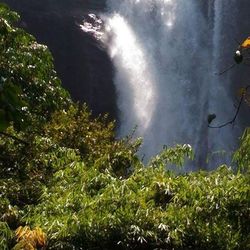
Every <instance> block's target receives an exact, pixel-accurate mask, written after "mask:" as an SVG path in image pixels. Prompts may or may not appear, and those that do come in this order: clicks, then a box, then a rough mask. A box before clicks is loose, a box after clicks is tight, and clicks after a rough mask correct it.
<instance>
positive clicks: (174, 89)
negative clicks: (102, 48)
mask: <svg viewBox="0 0 250 250" xmlns="http://www.w3.org/2000/svg"><path fill="white" fill-rule="evenodd" d="M106 5H107V12H106V13H105V14H103V16H102V18H103V20H104V22H105V31H104V36H103V39H102V41H103V42H104V43H105V44H106V47H107V48H108V50H109V54H110V57H111V58H112V60H113V63H114V66H115V78H114V84H115V86H116V90H117V105H118V108H119V121H120V127H119V135H120V136H124V135H128V134H129V133H131V131H132V130H133V129H134V128H135V126H136V127H137V130H136V133H135V134H136V136H141V137H143V139H144V143H143V146H142V149H141V153H142V154H144V155H145V156H146V157H145V158H146V159H149V158H150V157H151V156H152V155H154V154H156V153H158V152H159V151H160V150H161V149H162V147H163V146H164V145H165V146H166V145H167V146H173V145H175V144H177V143H188V144H191V145H192V146H193V148H194V149H195V152H196V163H194V165H195V164H196V165H199V167H204V166H205V164H206V163H205V160H206V157H207V155H208V152H214V151H217V150H219V151H220V150H226V151H228V150H229V151H230V150H232V149H233V147H234V145H235V143H234V141H235V139H234V138H235V134H236V133H235V131H237V129H236V130H234V131H232V130H231V128H225V129H223V130H219V129H217V130H216V129H215V130H213V131H211V130H209V129H208V127H207V116H208V114H209V113H216V115H217V117H219V119H221V120H223V119H228V117H230V115H231V114H232V113H233V103H232V101H231V97H230V95H229V92H228V91H227V90H228V89H229V88H228V85H229V82H230V76H229V75H228V76H227V77H224V78H223V79H222V78H219V77H218V76H215V74H214V72H216V71H218V68H219V65H220V64H221V63H222V61H221V58H223V53H224V52H225V51H223V49H225V46H224V45H223V44H222V41H223V39H224V37H223V29H224V28H225V25H226V24H225V23H226V21H228V20H229V19H230V18H231V16H230V13H229V12H230V11H232V9H233V8H234V5H235V1H231V2H230V3H225V2H224V1H220V0H218V1H217V0H214V1H209V2H208V3H202V4H201V3H197V1H195V0H190V1H186V0H179V1H175V0H107V1H106ZM201 5H202V7H204V6H205V7H206V8H205V9H207V13H206V15H205V14H204V13H203V12H202V11H201V8H200V7H201ZM203 10H204V8H203ZM223 11H226V12H227V13H226V18H225V17H224V15H223V14H222V12H223Z"/></svg>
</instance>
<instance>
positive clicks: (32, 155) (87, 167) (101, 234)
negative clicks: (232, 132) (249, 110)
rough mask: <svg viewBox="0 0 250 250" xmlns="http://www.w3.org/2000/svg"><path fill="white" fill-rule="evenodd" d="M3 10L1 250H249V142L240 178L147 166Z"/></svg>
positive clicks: (238, 158) (176, 152)
mask: <svg viewBox="0 0 250 250" xmlns="http://www.w3.org/2000/svg"><path fill="white" fill-rule="evenodd" d="M17 20H18V15H17V14H16V13H13V12H11V11H10V10H9V9H8V7H6V6H4V5H2V4H1V5H0V34H1V36H0V59H1V60H0V249H15V250H20V249H30V250H32V249H33V250H34V249H250V171H249V170H250V168H249V166H250V156H249V154H250V148H249V147H250V132H249V131H248V130H246V132H245V134H244V135H243V137H242V143H241V146H240V148H239V149H238V151H237V152H236V153H235V154H234V165H236V166H237V167H236V168H235V169H234V170H233V169H231V168H230V167H229V166H220V167H218V169H216V170H214V171H212V172H206V171H198V172H194V173H186V174H176V173H175V172H174V171H170V170H168V166H171V168H173V166H176V167H178V166H182V165H184V161H185V159H186V158H192V156H193V152H192V149H191V147H190V146H189V145H177V146H176V147H175V148H166V149H164V150H163V151H162V152H161V153H160V154H159V155H157V156H155V157H154V158H152V159H151V160H150V161H149V163H148V164H147V165H146V166H145V164H144V163H143V162H141V160H140V159H139V158H138V156H137V154H136V153H137V150H138V148H139V147H140V145H141V140H140V139H137V140H135V139H133V138H132V136H128V137H126V138H123V139H121V140H117V139H116V138H115V132H114V123H113V122H110V121H109V119H108V117H107V116H100V117H98V118H93V117H92V115H91V112H90V111H89V110H88V108H87V106H86V105H79V104H76V103H73V102H72V101H71V100H70V98H69V95H68V94H67V92H66V91H65V90H63V89H62V88H61V87H60V80H59V79H58V78H57V76H56V73H55V71H54V69H53V60H52V57H51V54H50V52H49V51H48V49H47V48H46V47H45V46H43V45H39V44H37V43H36V41H35V39H34V38H33V37H32V36H30V35H28V34H27V33H26V32H25V31H23V30H22V29H19V28H15V27H14V25H15V23H16V22H17Z"/></svg>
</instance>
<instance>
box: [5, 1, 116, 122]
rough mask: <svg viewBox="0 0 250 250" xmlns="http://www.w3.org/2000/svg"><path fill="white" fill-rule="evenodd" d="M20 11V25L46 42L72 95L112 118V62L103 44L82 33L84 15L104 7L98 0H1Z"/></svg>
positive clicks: (97, 111)
mask: <svg viewBox="0 0 250 250" xmlns="http://www.w3.org/2000/svg"><path fill="white" fill-rule="evenodd" d="M3 2H5V3H6V4H8V5H9V6H10V7H11V8H12V9H13V10H16V11H17V12H18V13H19V14H20V15H21V23H20V26H21V27H23V28H24V29H26V30H27V31H28V32H30V33H31V34H33V35H34V36H35V37H36V39H37V40H38V42H40V43H43V44H46V45H47V46H48V47H49V48H50V50H51V52H52V54H53V56H54V59H55V67H56V70H57V72H58V75H59V77H60V78H61V80H62V84H63V86H64V87H65V88H66V89H68V90H69V92H70V93H71V95H72V97H73V99H75V100H78V101H81V102H87V103H88V105H89V106H90V108H91V109H92V111H93V114H95V115H97V114H100V113H106V112H108V113H110V114H111V117H112V118H115V116H116V115H115V114H116V108H115V107H116V104H115V89H114V86H113V80H112V79H113V68H112V63H111V61H110V59H109V57H108V55H107V53H106V51H105V49H104V48H102V47H101V46H100V44H99V43H98V42H97V41H96V40H95V39H94V38H93V37H92V36H91V34H87V33H84V32H83V31H82V29H81V28H80V26H79V24H81V23H82V20H83V18H84V16H85V15H87V14H89V13H97V14H98V12H100V11H102V10H103V9H104V8H105V1H101V0H88V1H86V0H43V1H37V0H29V1H27V0H18V1H16V0H4V1H3Z"/></svg>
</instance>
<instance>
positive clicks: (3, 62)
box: [0, 4, 69, 132]
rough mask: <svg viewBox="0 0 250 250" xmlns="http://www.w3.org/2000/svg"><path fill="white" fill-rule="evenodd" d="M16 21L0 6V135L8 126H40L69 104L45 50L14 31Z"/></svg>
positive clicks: (48, 54)
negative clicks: (34, 123) (34, 124)
mask: <svg viewBox="0 0 250 250" xmlns="http://www.w3.org/2000/svg"><path fill="white" fill-rule="evenodd" d="M17 20H18V15H17V14H16V13H14V12H11V11H10V10H9V9H8V7H6V6H5V5H3V4H0V112H1V120H0V132H1V131H3V130H5V129H6V128H7V127H8V125H9V124H10V122H13V124H14V127H15V128H16V129H22V128H24V127H26V126H28V125H31V124H32V122H34V121H35V120H38V122H40V123H41V122H44V121H45V120H46V119H48V117H49V116H50V114H51V113H52V112H53V111H55V110H56V109H58V108H59V107H60V108H63V107H66V105H67V103H69V99H68V94H67V93H66V91H65V90H63V89H62V88H61V86H60V80H59V79H58V78H57V76H56V72H55V71H54V66H53V59H52V56H51V54H50V52H49V51H48V49H47V47H46V46H44V45H40V44H38V43H37V42H36V41H35V39H34V38H33V37H32V36H31V35H29V34H27V33H26V32H25V31H24V30H22V29H19V28H16V27H14V24H15V22H16V21H17Z"/></svg>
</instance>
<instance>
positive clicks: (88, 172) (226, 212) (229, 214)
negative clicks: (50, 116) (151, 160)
mask: <svg viewBox="0 0 250 250" xmlns="http://www.w3.org/2000/svg"><path fill="white" fill-rule="evenodd" d="M53 179H54V180H55V183H53V186H51V187H50V188H46V189H45V190H44V193H43V196H42V200H41V203H40V204H39V205H37V206H36V207H31V208H30V209H29V213H28V216H27V218H25V220H26V222H28V223H30V224H34V225H39V226H41V227H42V228H43V229H44V231H45V232H47V234H48V236H49V249H59V248H65V249H73V248H74V247H75V248H80V247H85V248H86V249H91V248H94V247H96V248H97V249H115V248H119V247H120V248H121V249H141V248H143V247H144V248H148V247H149V246H151V247H152V249H153V248H157V247H158V248H161V249H169V248H173V249H189V248H191V249H248V247H249V243H250V238H249V232H250V226H249V225H250V213H249V207H250V197H249V194H250V188H249V185H247V184H249V183H248V180H249V176H244V175H242V174H234V173H233V171H232V170H231V169H230V168H228V167H226V166H223V167H221V168H219V169H218V170H216V171H213V172H211V173H206V172H196V173H190V174H186V175H175V174H174V173H173V172H170V171H165V170H163V169H162V168H158V167H156V166H154V167H148V168H138V169H137V170H136V171H135V172H134V173H132V174H131V175H130V177H128V178H127V179H120V178H115V177H113V176H112V175H111V174H110V173H109V172H106V173H101V172H99V171H98V170H97V169H94V168H92V169H89V168H88V167H87V166H86V165H85V164H84V163H82V162H75V163H72V164H70V167H67V168H65V169H64V170H60V171H58V172H56V173H55V175H54V177H53ZM66 246H67V247H68V248H67V247H66ZM151 247H150V248H151Z"/></svg>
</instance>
